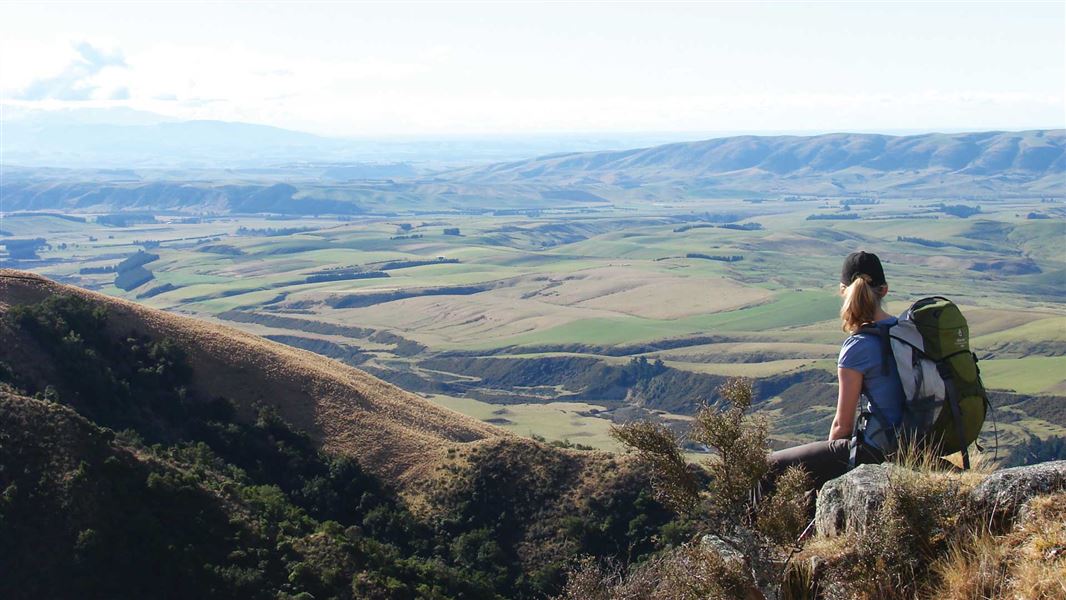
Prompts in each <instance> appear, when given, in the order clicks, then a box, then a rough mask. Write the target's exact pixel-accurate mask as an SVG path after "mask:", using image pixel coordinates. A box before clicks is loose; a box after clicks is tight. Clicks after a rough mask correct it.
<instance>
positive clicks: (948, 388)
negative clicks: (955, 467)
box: [937, 363, 970, 471]
mask: <svg viewBox="0 0 1066 600" xmlns="http://www.w3.org/2000/svg"><path fill="white" fill-rule="evenodd" d="M937 370H938V371H940V376H941V377H943V378H944V391H945V392H947V394H946V395H947V404H948V407H949V408H950V409H951V420H952V421H954V422H955V435H956V436H958V439H959V445H960V446H962V450H961V452H962V468H963V470H966V471H969V470H970V452H969V450H967V446H969V444H966V445H963V444H964V442H963V440H964V439H965V438H964V437H963V435H964V433H963V430H962V408H961V407H960V406H959V389H958V388H957V387H955V380H954V379H952V377H951V372H950V371H949V370H948V369H947V367H946V366H945V365H944V363H939V364H937Z"/></svg>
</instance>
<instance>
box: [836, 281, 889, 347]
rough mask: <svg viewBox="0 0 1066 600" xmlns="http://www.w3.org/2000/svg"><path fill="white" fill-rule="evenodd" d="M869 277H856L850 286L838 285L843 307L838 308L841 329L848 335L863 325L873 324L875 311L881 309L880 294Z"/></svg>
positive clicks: (875, 315)
mask: <svg viewBox="0 0 1066 600" xmlns="http://www.w3.org/2000/svg"><path fill="white" fill-rule="evenodd" d="M872 283H873V278H871V277H870V276H869V275H863V274H860V275H856V276H855V279H852V281H851V285H848V286H846V287H845V286H844V285H843V284H841V285H840V292H841V295H843V296H844V305H843V306H841V307H840V321H841V327H842V328H843V329H844V331H846V332H848V333H855V332H856V331H858V330H859V329H860V328H861V327H862V326H863V325H866V324H868V323H873V322H874V320H875V319H876V317H877V311H878V309H880V308H881V294H880V293H879V292H880V291H879V290H878V288H875V287H874V286H873V285H872Z"/></svg>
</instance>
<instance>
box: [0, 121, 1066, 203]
mask: <svg viewBox="0 0 1066 600" xmlns="http://www.w3.org/2000/svg"><path fill="white" fill-rule="evenodd" d="M138 118H139V119H140V117H138ZM135 121H136V124H132V125H112V124H99V123H96V122H80V121H79V122H70V123H67V124H66V125H63V126H62V127H60V126H59V125H56V124H54V123H52V124H48V125H40V124H38V125H34V124H33V123H34V121H32V120H25V121H24V122H21V124H19V125H18V126H14V127H13V126H12V125H10V124H8V125H6V129H5V132H4V133H5V136H6V138H5V145H6V146H5V154H4V160H5V161H7V164H8V165H17V160H18V158H19V157H23V158H24V157H26V156H27V155H26V152H27V151H28V150H27V149H32V152H36V153H37V156H36V157H35V158H34V159H33V160H30V161H28V163H27V164H28V165H30V166H26V167H23V166H8V168H7V169H6V178H5V181H4V184H3V194H4V199H5V203H4V205H5V210H7V211H18V210H62V211H101V210H104V211H113V210H142V211H143V210H173V211H183V212H195V213H201V212H205V211H212V212H216V213H218V212H222V213H224V212H241V213H247V212H253V213H261V212H269V213H283V214H293V215H299V214H364V213H382V212H395V211H408V210H442V209H444V210H455V209H458V210H475V209H483V210H498V209H508V210H529V209H537V208H549V207H557V206H584V205H588V204H605V203H611V202H651V201H662V200H672V199H679V198H681V199H683V198H716V197H747V198H760V197H767V196H769V197H781V196H787V195H806V196H811V195H817V196H827V197H856V196H869V197H878V198H958V199H969V200H990V199H997V198H1004V197H1033V196H1054V197H1062V196H1064V195H1066V130H1062V129H1051V130H1036V131H1024V132H984V133H956V134H941V133H931V134H925V135H912V136H890V135H879V134H849V133H837V134H827V135H816V136H792V135H789V136H737V137H726V138H718V139H711V140H706V141H699V142H683V143H671V144H666V145H660V146H653V147H648V148H640V149H634V150H621V151H594V152H576V153H566V154H550V155H545V156H541V157H539V158H530V159H523V160H517V161H510V162H494V163H491V164H482V165H479V166H466V167H462V168H452V169H450V170H437V171H430V170H428V169H427V168H426V167H425V166H424V163H423V166H416V165H413V164H411V163H407V162H395V163H384V162H382V161H371V162H359V161H358V160H355V159H354V158H352V157H353V156H355V154H353V153H351V152H349V151H348V150H345V149H344V146H343V144H345V143H348V142H345V141H343V140H336V139H331V138H323V137H318V136H314V135H311V134H305V133H299V132H292V131H287V130H283V129H277V128H273V127H264V126H260V125H249V124H245V123H223V122H215V121H183V122H165V121H164V122H148V123H145V122H143V119H141V120H135ZM79 140H80V141H79ZM412 143H413V142H412ZM427 143H428V142H427ZM575 143H576V142H575ZM604 143H606V142H604ZM440 144H442V145H440V146H434V147H433V148H431V149H428V150H427V148H428V147H426V148H422V150H418V151H419V152H421V151H427V152H430V154H432V155H435V156H440V155H441V153H445V154H446V153H447V151H448V146H447V144H446V143H445V142H440ZM579 145H580V144H579ZM106 147H111V148H114V149H115V152H116V154H115V155H114V156H112V159H114V161H117V162H114V165H115V166H116V167H117V170H116V169H95V168H82V169H79V170H70V169H63V168H50V167H47V166H33V165H49V164H52V166H53V167H54V166H58V165H61V164H64V160H66V157H68V156H80V155H82V154H84V155H86V156H90V155H91V156H96V155H94V154H93V153H94V152H99V151H101V150H100V149H101V148H106ZM536 147H539V146H537V144H533V145H531V146H527V147H526V148H527V150H532V149H533V148H536ZM12 148H14V150H12ZM411 148H412V151H415V150H413V149H414V148H415V146H412V147H411ZM463 148H466V150H463ZM470 148H473V146H471V147H465V146H462V145H461V144H459V145H457V146H455V147H454V148H453V149H454V150H455V152H456V153H457V154H462V153H463V152H466V151H469V150H470ZM395 150H396V148H393V151H395ZM482 150H484V148H482ZM510 151H515V149H514V148H512V149H511V150H510ZM64 152H66V153H67V154H64ZM159 152H163V153H164V154H167V153H169V155H172V156H174V157H181V156H186V155H192V154H196V155H198V156H199V158H198V159H197V160H196V161H191V162H190V164H189V165H188V166H184V167H183V166H181V165H180V164H178V165H174V166H171V167H168V168H165V169H162V168H158V167H156V168H151V167H144V166H143V165H142V164H141V163H139V162H137V160H135V159H133V158H131V159H130V160H131V162H130V163H128V164H125V163H122V162H121V161H119V159H120V158H121V157H123V156H135V155H143V156H150V155H155V154H158V153H159ZM331 152H332V153H336V154H337V155H338V156H340V157H342V158H340V159H338V160H329V159H328V158H322V157H323V156H326V155H329V153H331ZM492 152H495V150H493V151H492ZM153 153H155V154H153ZM490 153H491V152H490ZM316 156H317V157H319V159H318V160H317V161H316V160H312V158H313V157H316ZM271 157H273V158H271ZM286 157H288V158H289V159H291V160H292V161H295V162H289V163H277V162H271V160H275V159H276V160H281V159H283V158H286ZM297 157H304V159H305V160H302V161H301V160H297ZM216 159H217V160H218V161H221V162H220V164H219V165H215V166H214V167H211V168H208V167H205V166H204V164H205V163H204V161H208V162H210V161H212V160H216ZM50 160H51V161H53V163H49V162H48V161H50ZM190 160H191V159H190ZM234 160H236V161H244V162H246V163H247V164H246V165H245V166H244V167H239V168H236V167H230V168H227V167H224V166H223V163H226V161H234ZM470 162H474V163H476V162H477V161H468V162H467V164H470ZM256 165H260V166H256ZM438 168H439V167H438Z"/></svg>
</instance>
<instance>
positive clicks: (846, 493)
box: [814, 464, 893, 536]
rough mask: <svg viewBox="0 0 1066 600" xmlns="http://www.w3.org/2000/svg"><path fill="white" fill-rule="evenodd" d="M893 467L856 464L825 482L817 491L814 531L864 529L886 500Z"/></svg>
mask: <svg viewBox="0 0 1066 600" xmlns="http://www.w3.org/2000/svg"><path fill="white" fill-rule="evenodd" d="M892 468H893V467H891V466H889V465H887V464H883V465H859V466H858V467H856V468H854V469H852V470H851V471H849V472H848V473H846V474H844V475H841V476H840V477H837V478H836V479H833V480H830V481H829V482H827V483H826V484H825V485H824V486H823V487H822V491H821V492H819V494H818V505H817V508H816V510H815V515H814V528H815V531H817V532H818V534H819V535H823V536H832V535H840V534H843V533H850V532H863V531H866V528H867V527H868V526H869V525H870V523H872V522H873V520H874V519H875V518H877V512H878V510H880V508H881V505H883V504H884V502H885V495H886V492H887V490H888V486H889V476H890V473H891V471H892Z"/></svg>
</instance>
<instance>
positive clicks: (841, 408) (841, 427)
mask: <svg viewBox="0 0 1066 600" xmlns="http://www.w3.org/2000/svg"><path fill="white" fill-rule="evenodd" d="M837 379H838V380H839V381H840V385H839V387H838V392H837V413H836V416H835V417H833V426H832V427H831V428H830V429H829V439H830V440H846V439H848V438H850V437H851V436H852V435H853V434H854V431H852V429H853V428H854V427H855V411H856V410H857V409H858V407H859V395H860V394H862V373H860V372H859V371H856V370H854V369H843V368H838V369H837Z"/></svg>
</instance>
